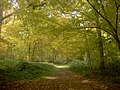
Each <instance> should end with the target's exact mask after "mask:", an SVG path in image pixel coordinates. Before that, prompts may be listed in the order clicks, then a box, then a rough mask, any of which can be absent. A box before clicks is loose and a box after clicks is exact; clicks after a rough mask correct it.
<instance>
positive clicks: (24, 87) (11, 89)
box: [0, 71, 120, 90]
mask: <svg viewBox="0 0 120 90" xmlns="http://www.w3.org/2000/svg"><path fill="white" fill-rule="evenodd" d="M0 90H120V87H107V86H104V85H102V84H100V83H99V82H97V81H95V80H89V79H87V78H86V77H84V76H82V75H79V74H75V73H73V72H71V71H62V72H59V73H57V74H56V75H54V76H49V77H46V79H36V80H29V81H19V82H18V81H13V82H4V83H1V87H0Z"/></svg>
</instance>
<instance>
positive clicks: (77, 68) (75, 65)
mask: <svg viewBox="0 0 120 90" xmlns="http://www.w3.org/2000/svg"><path fill="white" fill-rule="evenodd" d="M69 65H70V70H72V71H74V72H76V73H82V74H89V72H90V68H89V66H88V64H87V63H86V62H85V61H80V60H74V61H72V62H71V63H70V64H69Z"/></svg>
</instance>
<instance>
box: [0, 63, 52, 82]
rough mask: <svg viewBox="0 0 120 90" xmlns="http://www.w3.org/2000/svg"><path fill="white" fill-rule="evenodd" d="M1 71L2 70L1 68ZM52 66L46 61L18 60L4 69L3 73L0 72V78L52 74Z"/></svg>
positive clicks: (18, 78)
mask: <svg viewBox="0 0 120 90" xmlns="http://www.w3.org/2000/svg"><path fill="white" fill-rule="evenodd" d="M1 71H3V70H1ZM53 71H54V66H53V65H49V64H46V63H34V62H23V61H21V62H18V63H17V64H16V65H14V68H13V67H9V68H7V69H6V70H4V74H0V75H1V78H2V79H10V80H11V79H15V80H21V79H33V78H36V77H43V76H47V75H50V74H52V73H53Z"/></svg>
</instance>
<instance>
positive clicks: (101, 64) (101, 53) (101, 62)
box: [97, 29, 105, 69]
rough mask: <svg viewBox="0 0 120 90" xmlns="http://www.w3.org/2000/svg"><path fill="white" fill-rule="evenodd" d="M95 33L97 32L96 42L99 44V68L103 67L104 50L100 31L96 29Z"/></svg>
mask: <svg viewBox="0 0 120 90" xmlns="http://www.w3.org/2000/svg"><path fill="white" fill-rule="evenodd" d="M97 33H98V40H99V42H98V44H99V53H100V66H99V69H105V65H104V50H103V42H102V35H101V31H100V30H99V29H98V30H97Z"/></svg>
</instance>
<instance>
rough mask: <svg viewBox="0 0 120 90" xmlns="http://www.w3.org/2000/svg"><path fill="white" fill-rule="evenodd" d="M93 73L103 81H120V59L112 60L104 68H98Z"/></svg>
mask: <svg viewBox="0 0 120 90" xmlns="http://www.w3.org/2000/svg"><path fill="white" fill-rule="evenodd" d="M93 74H94V75H97V76H98V78H99V79H101V80H103V81H105V80H106V82H108V81H109V82H114V83H120V61H119V60H118V61H112V62H111V63H110V64H109V65H107V67H106V68H105V69H104V70H96V71H94V72H93Z"/></svg>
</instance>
